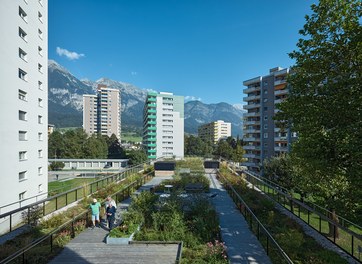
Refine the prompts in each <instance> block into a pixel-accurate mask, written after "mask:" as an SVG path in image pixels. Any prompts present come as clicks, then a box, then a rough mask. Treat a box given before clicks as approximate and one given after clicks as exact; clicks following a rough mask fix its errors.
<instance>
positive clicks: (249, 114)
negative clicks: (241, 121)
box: [243, 111, 260, 117]
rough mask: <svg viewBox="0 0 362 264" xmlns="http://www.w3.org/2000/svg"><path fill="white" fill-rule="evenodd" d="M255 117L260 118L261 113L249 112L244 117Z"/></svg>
mask: <svg viewBox="0 0 362 264" xmlns="http://www.w3.org/2000/svg"><path fill="white" fill-rule="evenodd" d="M255 116H260V112H259V111H258V112H249V113H245V114H243V117H255Z"/></svg>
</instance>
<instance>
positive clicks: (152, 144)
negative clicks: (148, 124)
mask: <svg viewBox="0 0 362 264" xmlns="http://www.w3.org/2000/svg"><path fill="white" fill-rule="evenodd" d="M147 147H150V148H154V147H156V144H155V143H148V144H147Z"/></svg>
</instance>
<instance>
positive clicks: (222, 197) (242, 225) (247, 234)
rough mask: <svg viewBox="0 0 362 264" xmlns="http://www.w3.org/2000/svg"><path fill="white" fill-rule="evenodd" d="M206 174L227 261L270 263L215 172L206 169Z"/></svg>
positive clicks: (251, 263)
mask: <svg viewBox="0 0 362 264" xmlns="http://www.w3.org/2000/svg"><path fill="white" fill-rule="evenodd" d="M206 175H207V176H208V177H209V178H210V180H211V185H210V191H211V192H212V193H213V196H214V197H213V198H212V203H213V204H214V206H215V209H216V211H217V212H218V215H219V221H220V227H221V237H222V240H223V241H224V242H225V245H226V246H227V254H228V258H229V263H243V264H244V263H245V264H249V263H250V264H257V263H262V264H269V263H270V264H271V261H270V259H269V257H268V256H267V254H266V252H265V250H264V248H263V247H262V245H261V244H260V242H259V241H258V239H257V238H256V236H255V235H254V234H253V233H252V232H251V231H250V229H249V226H248V224H247V222H246V221H245V219H244V217H243V215H242V214H241V213H240V212H239V211H238V210H237V209H236V206H235V204H234V202H233V200H232V199H231V198H230V196H229V195H228V193H227V192H226V190H225V189H224V188H223V187H222V185H221V184H220V182H219V181H218V180H217V179H216V174H215V173H211V172H210V171H207V174H206ZM215 195H216V196H215Z"/></svg>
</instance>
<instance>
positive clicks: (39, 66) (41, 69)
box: [38, 63, 43, 73]
mask: <svg viewBox="0 0 362 264" xmlns="http://www.w3.org/2000/svg"><path fill="white" fill-rule="evenodd" d="M38 71H39V72H40V73H43V65H41V64H40V63H38Z"/></svg>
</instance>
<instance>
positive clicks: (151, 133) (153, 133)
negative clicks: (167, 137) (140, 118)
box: [146, 131, 156, 136]
mask: <svg viewBox="0 0 362 264" xmlns="http://www.w3.org/2000/svg"><path fill="white" fill-rule="evenodd" d="M146 134H147V136H156V132H152V131H151V132H150V131H147V133H146Z"/></svg>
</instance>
